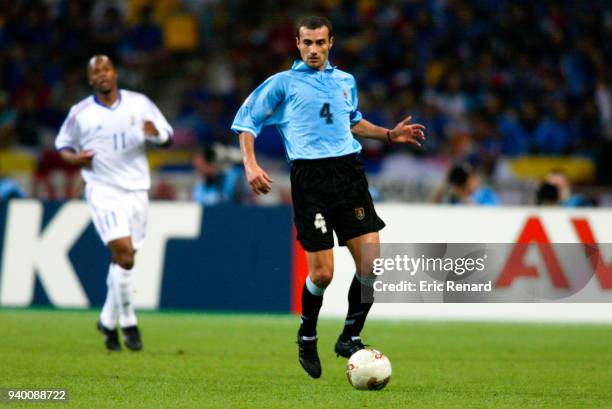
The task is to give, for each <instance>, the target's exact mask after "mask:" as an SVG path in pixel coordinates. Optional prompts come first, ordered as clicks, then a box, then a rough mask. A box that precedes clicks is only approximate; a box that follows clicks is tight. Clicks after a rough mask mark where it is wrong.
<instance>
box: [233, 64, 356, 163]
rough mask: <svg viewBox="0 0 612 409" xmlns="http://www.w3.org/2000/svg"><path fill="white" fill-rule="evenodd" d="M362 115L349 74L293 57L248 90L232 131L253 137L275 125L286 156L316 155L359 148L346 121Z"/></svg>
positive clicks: (290, 159)
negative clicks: (314, 66)
mask: <svg viewBox="0 0 612 409" xmlns="http://www.w3.org/2000/svg"><path fill="white" fill-rule="evenodd" d="M361 119H362V116H361V113H360V112H359V111H358V110H357V85H356V83H355V78H354V77H353V76H352V75H350V74H348V73H346V72H344V71H341V70H339V69H336V68H334V67H332V66H331V65H330V64H329V62H328V63H327V66H326V67H325V69H324V70H323V71H318V70H313V69H312V68H310V67H308V65H306V64H305V63H304V62H303V61H296V62H295V63H294V64H293V66H292V67H291V69H290V70H288V71H283V72H279V73H278V74H275V75H273V76H271V77H270V78H268V79H267V80H266V81H264V82H263V83H262V84H261V85H260V86H259V87H257V89H255V91H253V92H252V93H251V95H249V97H248V98H247V99H246V101H245V102H244V104H242V107H240V110H238V113H237V114H236V118H235V119H234V123H233V124H232V130H233V131H234V132H237V133H240V132H244V131H246V132H249V133H251V134H253V135H254V136H256V137H257V135H259V133H260V132H261V128H262V127H263V126H264V125H276V127H277V129H278V131H279V132H280V134H281V135H282V137H283V141H284V143H285V150H286V152H287V158H288V159H289V161H293V160H296V159H321V158H332V157H337V156H344V155H349V154H352V153H357V152H360V151H361V145H360V144H359V142H357V140H356V139H355V138H354V137H353V134H352V133H351V126H353V125H355V124H356V123H357V122H359V121H361Z"/></svg>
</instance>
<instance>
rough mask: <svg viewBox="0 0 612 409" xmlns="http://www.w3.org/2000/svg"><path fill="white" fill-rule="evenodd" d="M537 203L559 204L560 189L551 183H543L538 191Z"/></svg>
mask: <svg viewBox="0 0 612 409" xmlns="http://www.w3.org/2000/svg"><path fill="white" fill-rule="evenodd" d="M536 204H537V205H540V206H541V205H555V204H559V189H557V186H555V185H553V184H550V183H542V185H540V187H539V188H538V191H537V192H536Z"/></svg>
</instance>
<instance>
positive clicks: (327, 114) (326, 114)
mask: <svg viewBox="0 0 612 409" xmlns="http://www.w3.org/2000/svg"><path fill="white" fill-rule="evenodd" d="M319 116H320V117H321V118H325V123H326V124H332V123H334V121H333V119H332V118H333V116H334V114H332V113H331V109H330V107H329V102H326V103H324V104H323V107H322V108H321V111H320V112H319Z"/></svg>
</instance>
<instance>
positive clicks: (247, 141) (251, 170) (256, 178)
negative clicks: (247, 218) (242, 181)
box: [238, 132, 272, 195]
mask: <svg viewBox="0 0 612 409" xmlns="http://www.w3.org/2000/svg"><path fill="white" fill-rule="evenodd" d="M238 137H239V138H240V152H241V153H242V163H244V171H245V173H246V177H247V180H248V182H249V186H251V190H252V191H253V193H255V194H256V195H260V194H266V193H268V192H270V190H272V178H271V177H270V176H268V174H267V173H266V172H265V171H264V170H263V169H262V168H261V167H259V165H258V164H257V159H256V158H255V136H253V135H252V134H251V133H249V132H241V133H240V135H239V136H238Z"/></svg>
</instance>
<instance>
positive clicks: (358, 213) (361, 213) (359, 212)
mask: <svg viewBox="0 0 612 409" xmlns="http://www.w3.org/2000/svg"><path fill="white" fill-rule="evenodd" d="M355 218H357V220H363V219H364V218H365V209H364V208H363V207H356V208H355Z"/></svg>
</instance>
